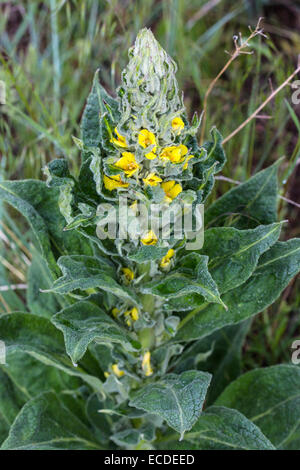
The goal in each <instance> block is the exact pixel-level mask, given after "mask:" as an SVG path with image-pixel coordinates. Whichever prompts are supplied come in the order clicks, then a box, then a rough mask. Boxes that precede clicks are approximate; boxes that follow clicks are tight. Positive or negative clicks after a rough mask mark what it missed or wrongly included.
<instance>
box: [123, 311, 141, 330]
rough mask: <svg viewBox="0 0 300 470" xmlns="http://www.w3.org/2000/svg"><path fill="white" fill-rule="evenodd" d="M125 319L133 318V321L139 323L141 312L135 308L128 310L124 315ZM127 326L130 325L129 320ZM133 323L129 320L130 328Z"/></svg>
mask: <svg viewBox="0 0 300 470" xmlns="http://www.w3.org/2000/svg"><path fill="white" fill-rule="evenodd" d="M124 315H125V317H131V318H132V320H133V321H137V320H138V319H139V311H138V309H137V308H136V307H133V308H132V309H131V310H127V311H126V312H125V313H124ZM127 324H128V320H127ZM130 324H131V322H130V320H129V324H128V325H129V326H130Z"/></svg>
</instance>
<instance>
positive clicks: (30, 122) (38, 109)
mask: <svg viewBox="0 0 300 470" xmlns="http://www.w3.org/2000/svg"><path fill="white" fill-rule="evenodd" d="M271 3H272V2H269V1H267V0H256V2H253V1H247V0H239V1H233V0H232V1H231V0H219V1H217V0H214V1H212V0H210V1H209V0H202V1H199V0H191V1H189V2H186V1H184V0H165V1H154V0H138V1H134V2H133V1H121V0H110V1H105V0H77V1H75V0H73V1H71V0H48V1H44V2H40V1H35V2H32V1H23V2H17V1H12V2H2V1H0V6H1V4H3V5H2V6H1V15H0V80H3V81H4V82H5V83H6V89H7V104H6V105H5V106H2V107H1V108H0V113H1V114H0V153H1V164H0V168H1V177H2V178H4V177H5V178H12V179H18V178H41V177H42V168H43V166H44V165H45V164H46V163H47V162H48V161H50V160H51V159H53V158H55V157H57V156H66V157H68V159H69V160H70V161H71V164H72V167H73V170H74V171H76V170H77V169H78V165H79V155H78V150H77V149H76V147H75V146H74V144H73V141H72V136H77V137H78V136H79V135H80V128H79V123H80V118H81V113H82V109H83V106H84V102H85V99H86V97H87V94H88V91H89V88H90V85H91V81H92V77H93V75H94V72H95V70H96V69H97V68H98V67H100V69H101V77H102V82H103V85H104V86H105V87H106V88H107V89H108V90H109V91H110V90H113V89H115V87H116V86H117V85H118V83H119V81H120V71H121V70H122V69H123V68H124V66H125V64H126V62H127V52H126V51H127V49H128V47H129V46H130V45H131V44H132V43H133V41H134V38H135V36H136V33H137V31H138V30H139V29H140V28H142V27H144V26H147V27H150V28H151V29H152V30H153V31H154V33H155V35H156V36H157V38H158V40H159V41H160V42H161V43H162V45H163V46H164V47H165V48H166V49H167V50H168V52H169V53H170V54H171V55H172V56H173V57H174V58H175V60H176V61H177V63H178V66H179V69H178V81H179V85H180V87H181V88H182V89H183V90H184V93H185V104H186V106H187V110H188V114H189V116H192V114H193V113H194V112H195V111H198V112H201V110H202V104H203V98H204V94H205V92H206V90H207V87H208V86H209V84H210V82H211V80H212V79H213V78H214V77H215V76H216V75H217V73H218V72H219V71H220V69H221V68H222V67H223V65H224V64H225V63H226V61H227V60H228V55H227V54H226V52H225V50H227V51H231V50H232V49H233V36H234V35H235V34H238V33H239V32H241V34H242V36H243V37H246V36H247V35H248V32H249V30H248V24H249V23H250V24H251V25H252V27H255V25H256V23H257V19H258V17H259V16H260V15H264V16H265V17H266V20H265V23H266V30H267V32H268V30H270V31H271V33H270V35H269V38H268V39H266V40H264V39H263V38H260V37H257V38H255V39H254V40H253V42H252V43H251V47H250V50H252V51H253V54H252V55H242V56H240V57H239V58H238V59H236V60H235V61H234V62H233V64H232V65H231V66H230V68H229V69H228V70H227V72H226V73H225V74H224V75H223V76H222V77H221V79H220V80H219V81H218V83H217V85H216V87H215V88H214V90H213V92H212V94H211V96H210V98H209V101H208V112H207V125H206V129H207V130H208V129H210V128H211V127H212V126H213V125H216V126H217V128H218V129H219V130H220V131H221V133H222V134H223V136H224V137H226V136H227V135H229V134H230V133H231V132H232V131H233V130H234V129H235V128H237V127H238V125H239V124H241V123H242V122H243V121H244V120H245V119H246V118H247V117H248V116H249V115H250V114H251V113H252V112H253V111H254V110H255V109H256V108H257V107H258V106H259V105H260V103H262V102H263V101H264V100H265V99H266V98H267V96H268V95H269V94H270V92H271V90H272V88H274V89H275V88H276V87H277V86H278V85H280V84H281V83H282V82H283V81H284V80H285V79H286V77H287V76H288V75H289V73H291V72H292V71H293V70H294V68H295V65H296V61H297V53H298V50H299V44H300V34H299V33H297V31H296V30H295V28H293V27H291V26H290V25H289V24H281V22H280V16H279V15H276V12H274V11H273V10H272V9H271V7H270V4H271ZM268 5H269V6H268ZM296 8H297V7H295V9H296ZM293 14H297V12H296V13H295V12H294V13H293ZM298 15H299V17H300V11H298ZM262 114H263V117H260V118H257V119H255V120H253V121H251V123H250V124H249V125H248V126H247V127H245V128H244V129H243V130H242V131H241V132H240V133H239V134H237V135H236V136H235V137H234V138H233V139H231V140H230V141H229V142H227V143H226V145H225V150H226V153H227V157H228V163H227V165H226V167H225V169H224V171H223V176H225V177H226V178H230V179H232V180H235V181H244V180H245V179H246V178H247V177H249V176H250V175H251V174H253V173H254V172H255V171H258V170H259V169H261V168H263V167H265V166H267V165H269V164H271V163H272V162H274V161H275V160H277V159H278V158H280V157H282V156H285V162H284V164H283V166H282V172H281V180H282V182H283V184H282V188H281V195H282V196H285V197H287V198H289V199H293V198H297V196H299V193H297V191H296V190H295V188H296V176H295V175H296V169H295V167H296V163H297V161H298V160H299V154H300V124H299V120H298V117H297V110H296V109H295V108H294V107H293V105H292V103H291V89H290V87H286V88H285V89H284V90H283V91H282V92H281V93H280V94H278V95H277V96H276V98H275V99H274V100H273V102H272V103H270V104H269V105H268V106H267V107H266V108H265V109H264V110H263V112H262ZM206 137H208V132H206ZM230 187H232V183H229V182H228V181H224V180H218V181H217V182H216V185H215V188H214V191H213V195H212V198H215V197H217V195H219V194H221V193H222V192H223V191H224V190H226V189H228V188H230ZM298 202H299V201H298ZM2 210H3V212H4V215H3V217H6V219H5V220H6V225H7V226H9V227H10V229H11V230H12V231H13V233H15V234H16V235H17V237H18V239H20V240H21V241H22V244H23V245H24V246H29V245H28V240H29V237H28V236H27V235H28V234H27V232H26V233H24V229H23V227H22V228H21V229H20V227H19V228H18V225H17V224H16V223H15V222H13V219H12V218H11V217H8V216H7V213H6V212H5V210H4V208H3V209H2ZM280 216H281V218H284V219H289V220H290V221H291V223H290V224H287V225H286V228H285V233H284V237H285V238H288V237H292V236H300V227H299V224H297V218H299V208H297V207H296V206H293V205H291V204H287V203H286V202H284V201H283V200H281V203H280ZM2 230H3V231H4V233H5V229H3V228H2ZM6 235H7V233H6ZM7 236H8V238H10V236H9V235H7ZM2 243H4V242H2ZM13 246H14V245H13ZM4 248H5V252H6V253H7V255H6V256H7V259H8V261H10V262H12V263H13V264H16V267H17V268H18V269H19V270H20V271H21V272H23V273H26V263H25V262H24V251H23V249H21V248H20V247H17V251H16V252H15V253H14V252H13V248H12V247H11V246H10V244H7V243H4V246H3V249H4ZM2 252H3V250H2ZM22 260H23V261H22ZM24 263H25V264H24ZM0 264H1V263H0ZM2 265H3V263H2ZM2 271H3V273H2V274H3V276H4V275H5V276H6V277H5V279H4V278H3V281H2V283H3V282H6V283H8V284H9V283H13V284H16V283H18V282H20V280H18V279H17V276H16V275H15V274H14V273H13V272H11V271H10V270H7V269H4V268H3V269H2ZM2 271H1V272H2ZM2 274H1V275H2ZM17 292H18V298H17V296H16V295H15V293H12V292H11V293H3V292H2V294H1V295H2V300H4V303H5V304H6V306H5V305H4V304H3V302H2V310H3V311H4V310H7V306H8V307H9V308H10V309H13V308H15V307H16V305H15V304H16V303H18V299H21V300H20V301H21V302H24V301H25V299H24V292H22V291H17ZM0 301H1V297H0ZM10 303H11V305H10ZM299 311H300V295H299V281H295V282H294V283H293V285H292V286H291V287H289V289H288V290H287V291H286V295H285V296H284V297H283V300H281V301H279V302H278V303H276V304H275V305H274V306H273V307H272V308H271V309H269V310H268V311H266V312H264V313H263V314H261V315H260V316H258V318H257V319H255V320H254V323H253V328H252V330H251V332H250V335H249V336H248V339H247V344H246V347H245V351H244V361H245V368H249V367H254V366H256V365H267V364H273V363H276V362H281V361H288V360H289V358H290V349H289V348H290V345H291V343H292V339H293V338H296V337H297V336H298V338H299V335H300V327H299Z"/></svg>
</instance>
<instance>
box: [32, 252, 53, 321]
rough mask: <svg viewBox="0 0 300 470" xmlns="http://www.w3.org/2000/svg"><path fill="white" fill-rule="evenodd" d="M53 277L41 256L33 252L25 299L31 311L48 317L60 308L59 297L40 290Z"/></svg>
mask: <svg viewBox="0 0 300 470" xmlns="http://www.w3.org/2000/svg"><path fill="white" fill-rule="evenodd" d="M52 283H53V279H52V276H51V272H50V271H49V268H48V266H47V264H46V263H45V261H44V260H43V258H42V257H41V256H40V255H39V254H38V253H37V252H35V253H34V256H33V259H32V263H31V265H30V267H29V269H28V272H27V284H28V287H27V290H26V300H27V305H28V308H29V310H30V312H31V313H34V314H35V315H41V316H43V317H47V318H50V317H51V316H52V315H53V314H54V313H56V312H57V311H58V310H60V309H61V305H60V304H59V301H61V299H59V298H58V296H56V295H54V294H52V293H45V292H41V290H46V289H49V288H50V287H51V285H52Z"/></svg>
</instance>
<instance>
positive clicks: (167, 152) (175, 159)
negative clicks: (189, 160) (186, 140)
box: [160, 144, 188, 163]
mask: <svg viewBox="0 0 300 470" xmlns="http://www.w3.org/2000/svg"><path fill="white" fill-rule="evenodd" d="M187 153H188V148H187V147H186V146H185V145H182V144H180V145H172V146H171V147H166V148H164V149H163V151H162V152H161V154H160V158H163V159H167V160H170V162H172V163H181V162H183V160H184V156H185V155H186V154H187Z"/></svg>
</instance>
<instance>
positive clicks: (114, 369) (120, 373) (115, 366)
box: [111, 364, 125, 377]
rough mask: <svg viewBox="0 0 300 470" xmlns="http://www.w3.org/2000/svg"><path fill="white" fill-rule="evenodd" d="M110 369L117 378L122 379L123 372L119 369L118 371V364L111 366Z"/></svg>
mask: <svg viewBox="0 0 300 470" xmlns="http://www.w3.org/2000/svg"><path fill="white" fill-rule="evenodd" d="M111 368H112V371H113V373H114V374H115V375H116V376H117V377H122V376H123V375H124V374H125V372H124V371H123V370H120V369H119V367H118V364H113V365H112V366H111Z"/></svg>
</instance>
